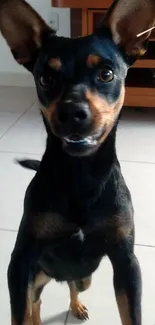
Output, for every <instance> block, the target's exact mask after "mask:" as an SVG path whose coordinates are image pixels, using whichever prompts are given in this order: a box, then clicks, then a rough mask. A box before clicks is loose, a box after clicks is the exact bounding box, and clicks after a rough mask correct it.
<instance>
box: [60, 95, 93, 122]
mask: <svg viewBox="0 0 155 325" xmlns="http://www.w3.org/2000/svg"><path fill="white" fill-rule="evenodd" d="M57 121H58V122H59V123H61V124H63V125H65V124H66V125H68V124H69V125H79V126H81V127H86V126H88V125H89V124H91V122H92V113H91V110H90V108H89V106H88V104H87V103H74V104H73V103H72V102H69V101H67V102H64V103H62V104H61V105H60V106H59V107H58V111H57Z"/></svg>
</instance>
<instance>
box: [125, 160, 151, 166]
mask: <svg viewBox="0 0 155 325" xmlns="http://www.w3.org/2000/svg"><path fill="white" fill-rule="evenodd" d="M119 161H120V162H127V163H134V164H149V165H155V161H154V162H153V161H140V160H125V159H119Z"/></svg>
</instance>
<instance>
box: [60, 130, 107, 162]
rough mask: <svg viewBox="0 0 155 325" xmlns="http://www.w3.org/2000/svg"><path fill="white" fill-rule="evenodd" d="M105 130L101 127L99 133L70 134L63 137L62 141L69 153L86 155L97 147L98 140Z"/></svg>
mask: <svg viewBox="0 0 155 325" xmlns="http://www.w3.org/2000/svg"><path fill="white" fill-rule="evenodd" d="M105 131H106V130H105V129H102V130H101V131H100V132H99V133H97V134H93V135H88V136H81V135H79V134H71V135H70V136H66V137H63V138H62V141H63V146H64V149H65V151H67V152H68V153H69V154H71V155H77V156H83V155H88V154H89V153H91V152H93V151H94V149H95V148H96V147H98V142H99V140H100V139H101V137H102V136H103V134H104V133H105Z"/></svg>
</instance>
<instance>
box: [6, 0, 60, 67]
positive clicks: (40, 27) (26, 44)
mask: <svg viewBox="0 0 155 325" xmlns="http://www.w3.org/2000/svg"><path fill="white" fill-rule="evenodd" d="M0 31H1V33H2V35H3V36H4V38H5V39H6V41H7V43H8V45H9V47H10V49H11V51H12V53H13V56H14V57H15V59H16V60H17V62H18V63H19V64H22V65H24V66H25V67H26V68H27V69H29V70H32V67H33V62H34V60H35V59H36V57H37V54H38V51H39V49H40V48H41V46H42V42H43V39H44V37H46V35H48V34H49V33H53V34H54V31H52V30H51V29H50V27H49V26H48V25H46V23H45V22H44V20H43V19H42V18H41V17H40V16H39V15H38V14H37V12H36V11H35V10H34V9H32V7H31V6H30V5H28V4H27V3H26V2H25V1H24V0H0Z"/></svg>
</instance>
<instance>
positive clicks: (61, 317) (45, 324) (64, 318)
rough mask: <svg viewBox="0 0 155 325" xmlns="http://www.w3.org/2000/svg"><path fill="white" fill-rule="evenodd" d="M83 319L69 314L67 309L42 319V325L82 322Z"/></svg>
mask: <svg viewBox="0 0 155 325" xmlns="http://www.w3.org/2000/svg"><path fill="white" fill-rule="evenodd" d="M83 323H84V321H81V320H78V319H76V318H75V317H73V316H72V315H70V316H69V312H68V311H64V312H62V313H60V314H57V315H55V316H54V317H52V316H51V317H49V318H46V319H44V320H43V321H42V325H53V324H67V325H68V324H77V325H78V324H83Z"/></svg>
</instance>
